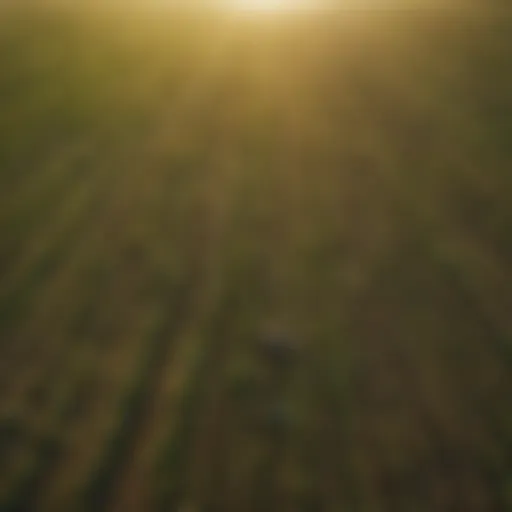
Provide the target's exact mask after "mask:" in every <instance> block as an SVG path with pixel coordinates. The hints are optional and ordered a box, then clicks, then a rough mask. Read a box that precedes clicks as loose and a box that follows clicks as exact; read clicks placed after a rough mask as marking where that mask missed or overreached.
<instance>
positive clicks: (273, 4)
mask: <svg viewBox="0 0 512 512" xmlns="http://www.w3.org/2000/svg"><path fill="white" fill-rule="evenodd" d="M300 4H302V2H301V0H231V5H232V6H233V8H235V9H237V10H240V11H259V12H265V11H283V10H289V9H296V8H298V7H299V6H300Z"/></svg>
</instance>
